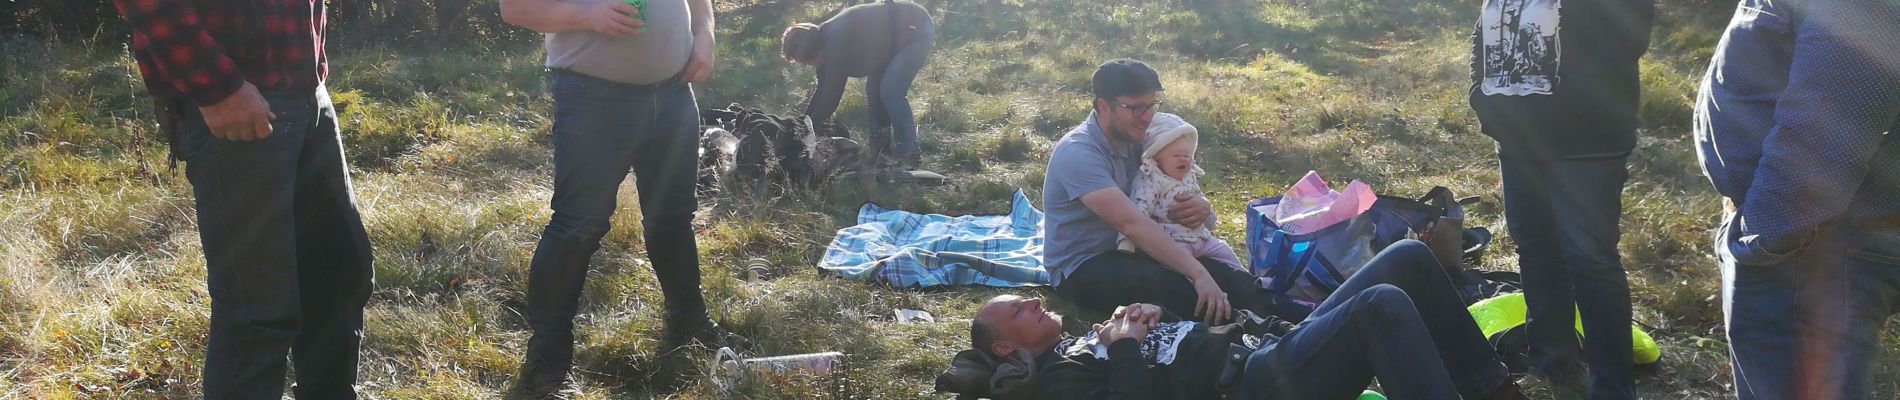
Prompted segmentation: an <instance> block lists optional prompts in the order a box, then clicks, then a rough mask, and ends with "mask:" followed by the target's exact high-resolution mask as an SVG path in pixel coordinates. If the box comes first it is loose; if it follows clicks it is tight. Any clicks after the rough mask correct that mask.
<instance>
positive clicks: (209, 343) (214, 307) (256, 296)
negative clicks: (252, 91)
mask: <svg viewBox="0 0 1900 400" xmlns="http://www.w3.org/2000/svg"><path fill="white" fill-rule="evenodd" d="M263 95H264V100H265V101H266V102H268V103H270V109H271V112H273V113H276V114H277V118H276V119H275V120H273V121H271V135H270V136H269V137H265V138H263V139H258V140H252V141H248V142H239V141H231V140H225V139H221V138H218V137H215V136H212V134H211V131H210V130H209V129H207V128H206V127H205V122H204V116H203V115H202V114H199V112H198V108H197V107H194V106H192V105H191V103H190V102H189V101H186V100H184V99H182V98H181V99H177V102H176V103H174V104H176V109H177V110H178V112H179V113H180V115H179V117H180V118H179V126H178V129H179V136H178V140H179V141H180V143H179V146H177V147H176V148H177V149H179V150H180V151H181V154H179V155H178V156H179V158H181V159H183V160H185V176H186V178H187V179H189V180H190V181H191V191H192V195H193V197H195V198H196V200H197V211H198V235H199V240H201V241H202V243H203V245H204V254H205V270H206V271H205V272H206V273H205V277H206V282H205V283H206V285H205V286H206V289H207V290H208V291H209V292H210V294H211V324H210V329H209V331H210V333H209V337H208V338H207V340H206V344H205V365H204V394H205V398H208V399H275V398H279V397H281V396H282V395H283V391H284V374H285V372H287V371H286V362H285V356H286V355H288V356H289V362H291V363H295V364H296V371H297V372H296V387H295V394H296V396H297V398H302V399H350V398H355V397H356V393H355V392H354V390H353V389H352V388H351V386H352V385H353V384H355V383H356V366H357V348H358V345H359V344H360V343H361V341H362V331H363V306H364V305H366V304H368V303H369V297H370V291H371V289H372V288H373V286H374V284H373V283H372V280H373V276H374V274H375V271H374V270H373V269H372V267H371V259H372V257H373V256H372V254H371V249H370V244H369V235H368V234H367V233H366V232H365V231H364V229H363V218H362V216H361V214H359V213H358V212H357V210H356V201H355V198H354V197H352V195H351V194H350V177H349V171H348V166H347V164H346V163H345V161H344V160H345V159H344V157H343V143H342V141H341V138H342V136H341V131H340V130H339V129H338V127H337V121H336V110H335V109H334V108H332V107H331V105H330V95H329V93H328V92H327V91H326V90H325V89H324V88H322V87H318V88H317V89H316V90H315V91H314V92H308V91H299V92H292V91H288V90H266V91H265V92H263Z"/></svg>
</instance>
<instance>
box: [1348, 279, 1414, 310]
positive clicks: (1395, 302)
mask: <svg viewBox="0 0 1900 400" xmlns="http://www.w3.org/2000/svg"><path fill="white" fill-rule="evenodd" d="M1354 297H1357V298H1358V299H1359V300H1360V301H1362V302H1364V303H1365V306H1366V307H1370V308H1374V309H1380V310H1387V309H1401V308H1404V309H1410V308H1412V296H1410V295H1407V294H1405V291H1404V290H1401V289H1399V288H1398V287H1397V286H1392V285H1391V284H1386V283H1381V284H1377V285H1373V286H1372V287H1369V288H1366V289H1365V290H1364V291H1361V292H1359V295H1357V296H1354Z"/></svg>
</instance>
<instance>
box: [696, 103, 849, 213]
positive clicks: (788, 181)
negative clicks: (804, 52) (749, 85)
mask: <svg viewBox="0 0 1900 400" xmlns="http://www.w3.org/2000/svg"><path fill="white" fill-rule="evenodd" d="M699 116H700V124H702V125H703V126H702V129H701V132H702V134H701V136H700V139H699V191H700V192H701V193H717V192H718V191H719V190H720V189H721V188H723V187H726V186H727V185H728V184H734V183H736V184H739V185H744V186H746V187H751V188H753V189H754V190H757V189H761V188H762V187H763V186H764V185H766V184H778V185H782V186H784V187H786V188H791V189H806V190H809V189H813V188H818V187H822V186H824V185H825V184H826V183H829V182H830V180H831V178H833V177H835V176H837V175H838V174H840V173H843V172H845V171H850V170H853V169H855V168H856V167H857V166H858V164H859V162H858V160H859V155H858V153H859V151H860V149H861V148H862V147H861V146H859V145H858V142H857V141H854V140H852V139H851V137H850V136H851V133H850V132H849V131H847V130H846V129H845V127H844V125H843V124H840V123H838V122H837V121H830V122H827V123H825V124H824V125H822V126H817V127H813V126H812V124H811V119H810V118H807V117H805V116H802V115H800V116H791V115H777V114H769V113H766V112H765V111H762V110H759V109H756V108H750V107H745V106H741V105H739V104H732V105H728V106H726V107H725V108H719V109H708V110H702V111H700V113H699Z"/></svg>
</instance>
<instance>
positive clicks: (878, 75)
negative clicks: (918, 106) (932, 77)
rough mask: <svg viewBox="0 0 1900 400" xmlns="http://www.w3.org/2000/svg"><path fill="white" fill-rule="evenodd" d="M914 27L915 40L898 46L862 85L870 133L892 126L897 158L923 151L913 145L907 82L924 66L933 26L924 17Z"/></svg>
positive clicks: (913, 119)
mask: <svg viewBox="0 0 1900 400" xmlns="http://www.w3.org/2000/svg"><path fill="white" fill-rule="evenodd" d="M918 29H920V30H921V31H920V32H919V33H918V37H917V41H914V42H911V43H910V44H908V45H905V46H904V47H903V48H902V49H898V50H897V54H895V55H892V56H891V62H890V63H888V64H884V68H881V69H878V70H877V71H875V72H872V73H871V77H870V79H869V80H867V81H866V82H865V84H864V96H865V103H866V104H867V105H868V107H866V108H867V109H868V111H869V112H870V117H871V133H870V134H871V135H878V134H879V131H881V130H882V129H884V128H885V127H890V128H892V130H891V136H892V138H893V139H895V141H896V143H895V144H896V145H897V148H896V149H895V151H896V152H895V153H894V154H892V155H894V156H897V157H898V158H899V159H905V158H909V157H915V156H917V155H918V154H921V153H922V152H923V150H921V149H920V148H918V147H917V117H916V116H914V115H912V114H911V111H912V110H911V107H910V84H911V81H913V80H916V79H917V72H918V71H922V70H923V69H924V60H925V59H927V58H929V56H930V48H931V46H932V42H933V41H935V38H934V37H935V36H936V32H937V28H936V26H935V25H932V24H931V23H930V21H928V20H926V21H924V25H923V26H921V27H918ZM872 138H873V141H881V140H882V138H879V137H877V136H872ZM872 148H873V149H877V148H879V147H877V146H873V147H872Z"/></svg>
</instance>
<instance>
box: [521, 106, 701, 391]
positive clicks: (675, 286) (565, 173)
mask: <svg viewBox="0 0 1900 400" xmlns="http://www.w3.org/2000/svg"><path fill="white" fill-rule="evenodd" d="M698 131H699V106H698V105H697V104H696V103H694V99H693V90H692V88H691V87H689V86H688V85H687V84H685V83H679V82H665V83H659V84H654V85H629V84H624V83H619V82H614V81H609V80H604V79H599V78H594V77H590V76H587V75H582V74H579V73H575V72H569V71H565V70H557V71H556V72H555V73H554V137H553V142H554V199H553V200H552V201H551V202H550V208H552V209H553V210H554V216H553V218H552V219H551V220H550V221H548V225H547V228H546V229H545V230H543V231H542V233H541V242H540V244H539V245H538V246H537V247H535V250H534V259H533V261H531V262H530V263H531V264H530V266H529V272H528V324H529V327H530V328H531V329H532V330H533V331H534V335H533V336H532V337H531V338H530V339H529V341H528V361H529V362H530V363H532V364H533V365H534V366H535V367H536V368H537V370H536V371H537V373H543V374H559V373H564V372H565V371H567V369H568V368H569V367H570V366H571V365H572V362H573V358H574V315H575V313H576V312H578V311H579V308H580V296H581V288H582V287H583V286H584V284H585V283H586V280H587V265H588V263H589V262H590V261H591V260H592V259H593V256H594V252H595V250H599V249H600V239H601V237H602V236H605V235H606V234H607V230H608V229H609V228H610V227H611V226H610V225H609V218H611V217H612V216H613V213H614V208H615V206H614V204H615V200H616V199H615V196H616V194H617V193H618V192H619V188H620V183H621V182H622V181H624V180H626V178H627V172H628V171H629V170H631V171H632V172H633V175H634V185H635V188H636V189H637V190H638V192H639V201H640V224H641V225H642V226H643V227H644V228H645V231H644V232H643V233H644V234H645V237H646V251H647V259H648V261H651V262H652V265H653V273H654V275H655V276H656V277H658V278H659V281H660V291H661V292H662V293H663V295H664V296H665V300H666V324H667V327H668V328H669V329H672V328H676V327H688V328H690V327H694V326H698V325H695V324H702V323H704V322H705V321H707V316H706V304H705V300H704V299H703V298H702V297H700V293H699V252H698V245H697V244H696V243H695V242H694V239H693V212H694V211H696V210H697V209H698V208H699V205H698V199H697V198H696V197H695V195H694V193H693V185H694V183H695V180H696V179H697V177H696V169H697V168H698V155H697V154H698V153H697V152H698V148H699V147H698V146H699V134H698ZM683 324H684V325H683Z"/></svg>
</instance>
